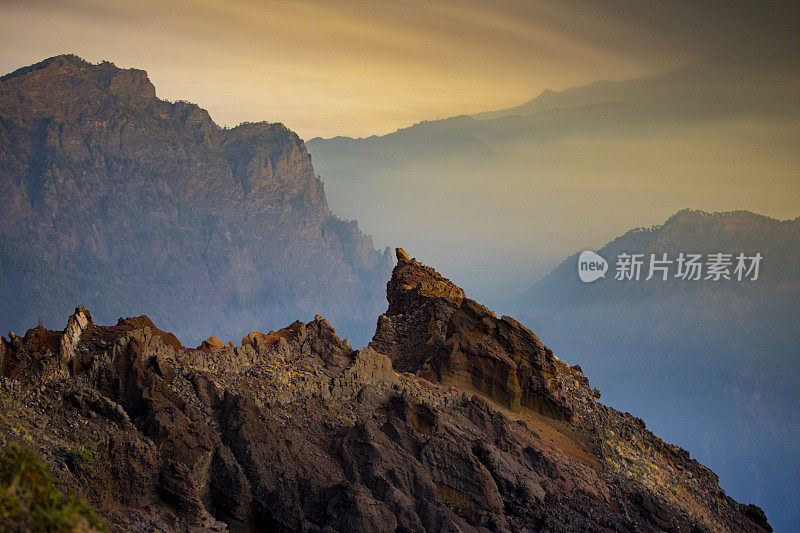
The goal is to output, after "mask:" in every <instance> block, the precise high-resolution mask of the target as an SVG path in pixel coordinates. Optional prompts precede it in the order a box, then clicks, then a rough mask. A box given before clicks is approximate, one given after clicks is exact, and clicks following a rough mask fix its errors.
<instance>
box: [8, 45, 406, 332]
mask: <svg viewBox="0 0 800 533" xmlns="http://www.w3.org/2000/svg"><path fill="white" fill-rule="evenodd" d="M0 190H1V191H2V197H3V200H2V202H3V208H2V210H0V261H2V269H0V272H1V273H2V274H0V291H1V292H0V293H1V294H2V295H3V301H5V302H6V304H4V305H3V306H2V309H1V310H0V322H2V323H3V324H5V325H6V326H11V327H20V326H22V325H23V324H24V323H30V321H31V320H35V318H36V317H39V316H41V315H44V317H45V319H46V320H47V321H49V320H51V319H57V318H56V317H60V316H64V313H65V312H67V310H69V309H71V308H72V307H74V303H73V302H74V299H75V298H78V299H80V300H81V301H84V302H86V303H88V304H89V305H90V306H91V307H92V308H93V309H94V311H95V314H96V315H97V316H98V317H101V318H103V319H105V320H112V319H113V317H116V316H118V315H119V314H121V313H123V312H130V310H131V309H137V310H141V311H146V312H147V313H149V314H151V315H153V316H154V317H155V318H157V319H158V320H159V321H161V322H162V323H165V324H168V325H169V327H170V328H171V329H173V330H175V331H176V333H178V334H179V336H180V337H181V338H183V339H186V340H188V341H191V342H195V341H198V340H199V339H201V338H202V336H203V335H205V334H206V332H209V331H213V332H216V333H217V334H226V335H237V336H241V335H242V334H243V333H245V332H246V331H249V330H252V329H255V328H256V327H262V326H263V325H264V324H267V325H269V324H271V323H281V322H284V321H287V320H289V319H290V317H291V318H294V317H297V316H304V315H305V316H308V317H311V316H313V314H314V313H315V312H325V313H326V314H328V315H329V316H331V317H332V318H335V319H337V321H339V323H340V324H341V326H340V327H342V328H343V329H344V330H345V331H347V332H348V333H349V334H350V335H352V336H355V337H356V339H357V340H359V341H363V342H365V341H366V340H367V339H368V336H369V334H370V330H371V328H372V319H373V317H374V316H375V314H377V312H378V311H379V309H380V306H381V305H382V304H381V300H382V297H381V294H380V293H381V292H382V289H381V286H382V284H383V280H384V279H385V276H386V275H387V274H388V272H389V269H390V268H391V257H390V256H389V253H388V251H386V252H384V253H379V252H376V251H375V250H374V249H373V246H372V241H371V238H369V237H367V236H365V235H363V234H361V232H360V231H359V230H358V227H357V225H356V224H355V223H352V222H345V221H342V220H339V219H337V218H336V217H334V216H333V215H332V214H331V212H330V210H329V209H328V206H327V203H326V201H325V193H324V190H323V186H322V183H321V182H320V180H319V179H318V178H317V177H316V176H315V174H314V169H313V167H312V165H311V158H310V156H309V155H308V153H307V152H306V149H305V146H304V144H303V142H302V141H301V140H300V139H299V138H298V137H297V135H296V134H294V133H292V132H291V131H289V130H288V129H287V128H286V127H284V126H283V125H281V124H267V123H258V124H243V125H240V126H238V127H236V128H232V129H221V128H220V127H218V126H217V125H216V124H214V122H213V121H212V120H211V118H210V117H209V115H208V113H207V112H206V111H205V110H203V109H201V108H199V107H197V106H196V105H193V104H189V103H186V102H176V103H170V102H167V101H164V100H159V99H158V98H156V95H155V88H154V87H153V85H152V83H150V80H149V79H148V78H147V74H146V73H145V72H144V71H141V70H135V69H127V70H123V69H119V68H117V67H116V66H114V65H113V64H111V63H101V64H99V65H92V64H89V63H86V62H85V61H83V60H81V59H79V58H76V57H74V56H58V57H54V58H51V59H48V60H46V61H43V62H42V63H39V64H37V65H33V66H31V67H26V68H24V69H20V70H18V71H16V72H13V73H11V74H8V75H6V76H4V77H3V78H0ZM10 302H15V305H14V306H13V308H12V307H11V304H10ZM23 321H24V322H23Z"/></svg>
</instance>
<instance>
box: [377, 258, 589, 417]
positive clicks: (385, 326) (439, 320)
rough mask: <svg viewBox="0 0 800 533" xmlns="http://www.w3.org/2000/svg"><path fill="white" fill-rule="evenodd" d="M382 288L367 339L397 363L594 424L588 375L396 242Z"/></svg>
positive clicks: (517, 405) (510, 403)
mask: <svg viewBox="0 0 800 533" xmlns="http://www.w3.org/2000/svg"><path fill="white" fill-rule="evenodd" d="M386 292H387V298H388V300H389V309H388V311H387V313H386V314H384V315H381V317H380V318H379V319H378V329H377V332H376V334H375V337H374V338H373V341H372V344H371V346H372V347H373V348H375V349H376V350H378V351H381V352H383V353H386V354H388V355H389V356H390V357H391V358H392V361H393V362H394V364H395V367H396V368H397V369H398V370H401V371H406V372H413V373H416V374H417V375H419V376H421V377H424V378H426V379H428V380H429V381H437V382H443V383H446V384H450V385H454V386H457V387H461V388H465V389H469V390H474V391H476V392H480V393H481V394H484V395H486V396H488V397H489V398H491V399H492V400H494V401H496V402H497V403H499V404H500V405H503V406H504V407H506V408H508V409H510V410H511V411H513V412H519V411H520V410H521V409H523V408H525V409H530V410H532V411H535V412H537V413H539V414H541V415H544V416H547V417H550V418H553V419H557V420H563V421H569V422H571V423H573V424H580V423H581V419H583V423H589V424H592V425H593V424H594V421H593V412H592V410H591V409H590V406H591V405H592V404H593V402H592V401H591V392H590V389H589V381H588V380H587V379H586V376H584V375H583V373H582V372H581V371H580V370H578V369H573V368H570V367H569V366H568V365H567V364H565V363H563V362H561V361H560V360H559V359H558V358H557V357H555V356H554V355H553V351H552V350H550V349H549V348H547V347H546V346H545V345H544V344H542V341H540V340H539V338H538V337H537V336H536V335H534V334H533V333H532V332H531V331H530V330H528V329H526V328H525V327H524V326H522V325H521V324H520V323H519V322H517V321H516V320H514V319H513V318H511V317H507V316H504V317H502V318H499V319H498V318H497V316H496V315H495V314H494V313H493V312H492V311H490V310H489V309H487V308H486V307H484V306H482V305H480V304H478V303H477V302H475V301H474V300H470V299H469V298H466V297H465V295H464V291H463V290H462V289H460V288H459V287H457V286H455V285H454V284H453V283H452V282H451V281H450V280H448V279H446V278H444V277H442V276H441V275H440V274H439V273H438V272H436V271H435V270H434V269H432V268H430V267H427V266H424V265H422V264H420V263H419V262H417V261H416V260H414V259H410V258H409V257H408V255H407V254H406V253H405V251H403V250H402V249H398V250H397V267H396V268H395V269H394V272H393V274H392V279H391V281H389V283H388V284H387V291H386Z"/></svg>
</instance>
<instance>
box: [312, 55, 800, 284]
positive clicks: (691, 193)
mask: <svg viewBox="0 0 800 533" xmlns="http://www.w3.org/2000/svg"><path fill="white" fill-rule="evenodd" d="M790 69H791V71H792V72H793V71H794V69H796V60H795V59H794V58H792V60H791V61H789V60H787V61H775V62H772V63H759V64H754V63H747V62H742V63H740V64H723V65H710V64H700V65H696V66H693V67H691V68H685V69H682V70H679V71H675V72H670V73H667V74H663V75H660V76H655V77H652V78H644V79H637V80H628V81H621V82H601V83H596V84H593V85H589V86H586V87H580V88H575V89H570V90H566V91H562V92H557V93H556V92H547V93H545V94H543V95H541V96H539V97H538V98H536V99H534V100H533V101H531V102H529V103H527V104H524V105H523V106H520V107H519V108H514V109H511V110H506V111H501V112H494V113H490V114H484V115H477V116H474V117H468V116H462V117H454V118H450V119H447V120H439V121H430V122H422V123H420V124H416V125H414V126H412V127H410V128H405V129H401V130H398V131H397V132H395V133H392V134H390V135H384V136H381V137H368V138H360V139H350V138H344V137H337V138H333V139H312V140H310V141H309V142H308V146H309V151H310V152H311V153H312V155H313V157H314V163H315V167H316V169H317V172H318V173H319V174H320V175H321V176H322V178H323V180H324V181H325V183H326V187H327V193H328V198H329V201H330V202H331V205H332V206H334V208H335V210H336V211H337V212H338V213H342V214H344V215H346V216H348V217H352V218H357V219H358V220H359V221H360V222H361V224H362V225H365V226H367V227H369V228H370V232H372V233H373V235H375V237H376V239H377V242H387V243H389V242H400V241H402V242H405V243H408V244H409V246H412V245H413V247H414V248H415V249H416V250H419V251H420V253H424V254H425V256H426V257H432V258H434V259H435V260H436V261H437V263H438V264H440V265H442V266H443V267H446V268H447V270H448V271H449V272H451V273H452V275H453V276H454V277H455V278H456V279H458V280H459V281H460V282H461V283H462V284H464V285H466V286H468V287H470V288H471V289H472V290H474V291H477V293H478V294H482V295H485V298H488V299H495V298H497V297H498V293H505V294H507V295H509V296H510V295H512V294H518V293H519V292H521V291H523V290H525V289H527V288H528V287H529V286H530V285H531V284H532V283H533V282H534V281H536V280H537V279H540V278H541V277H542V276H544V275H545V274H547V272H549V271H550V270H551V269H552V268H553V267H555V266H556V265H557V264H558V263H559V262H560V261H561V259H562V258H564V257H566V256H567V255H569V254H571V253H573V252H574V251H575V250H580V249H584V248H590V247H596V246H598V245H599V243H602V242H605V240H606V239H607V238H608V236H609V235H619V234H621V233H623V232H624V231H627V230H628V229H630V228H632V227H635V226H638V225H641V224H648V225H649V224H657V223H660V222H661V221H663V220H665V219H666V218H667V217H668V216H669V215H671V214H672V213H675V212H676V211H678V210H679V209H683V208H685V207H687V206H690V207H695V208H700V209H705V210H708V211H727V210H730V209H735V208H746V209H752V210H756V211H759V212H764V213H768V214H770V215H773V216H779V217H784V218H785V217H793V216H795V215H796V213H797V212H800V186H798V185H799V184H800V182H798V175H797V168H800V152H798V151H797V150H796V149H795V147H796V146H797V145H800V133H799V131H800V130H798V128H797V126H796V125H797V121H798V119H800V96H798V95H800V87H796V86H793V85H792V84H791V82H790V81H789V80H791V79H794V76H786V75H785V73H786V72H789V71H790ZM476 250H480V253H476Z"/></svg>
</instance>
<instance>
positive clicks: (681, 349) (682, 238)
mask: <svg viewBox="0 0 800 533" xmlns="http://www.w3.org/2000/svg"><path fill="white" fill-rule="evenodd" d="M799 242H800V218H797V219H794V220H786V221H779V220H775V219H772V218H769V217H765V216H761V215H757V214H755V213H751V212H747V211H736V212H731V213H715V214H710V213H705V212H701V211H689V210H685V211H681V212H679V213H677V214H675V215H674V216H672V217H670V218H669V220H667V221H666V223H664V224H663V225H662V226H656V227H652V228H642V229H637V230H632V231H630V232H628V233H626V234H625V235H623V236H621V237H619V238H617V239H615V240H613V241H612V242H610V243H608V244H607V245H606V246H604V247H603V248H601V249H600V250H598V253H599V254H600V255H601V256H602V257H604V258H605V259H606V260H608V262H609V271H608V272H607V273H606V277H605V279H599V280H597V281H595V282H592V283H583V282H581V281H580V280H579V278H578V254H575V255H573V256H571V257H569V258H568V259H566V260H565V261H564V262H563V263H561V264H560V265H559V266H558V267H557V268H556V269H554V270H553V272H551V273H550V274H549V275H548V276H546V277H545V278H544V279H543V280H542V281H540V282H538V283H537V284H536V285H534V286H533V287H532V288H531V289H530V290H529V291H527V292H526V293H524V294H523V295H522V296H521V297H519V298H517V299H515V301H514V302H513V303H512V304H511V305H509V306H507V309H506V311H507V312H513V313H515V314H516V316H517V317H518V318H519V319H520V320H521V321H522V322H523V323H525V324H526V325H528V326H529V327H531V328H532V329H534V330H535V331H537V333H539V335H540V336H541V338H542V339H543V341H544V342H546V343H548V344H549V345H550V346H552V347H553V348H554V349H555V350H556V351H557V352H558V353H559V354H561V356H562V357H563V358H565V359H566V360H567V361H570V362H572V361H577V360H578V359H577V358H578V357H580V363H581V366H582V368H583V369H584V370H585V371H586V372H587V374H588V375H590V376H592V385H593V386H597V387H598V388H599V389H600V390H601V392H602V397H603V400H605V401H608V402H609V403H610V404H611V405H614V406H615V407H617V408H619V409H627V410H630V411H631V412H633V413H635V414H636V415H637V416H641V417H642V418H644V419H645V420H646V421H647V422H648V424H649V425H650V426H652V427H654V428H657V429H658V431H659V433H660V434H662V436H663V437H664V438H665V439H667V440H674V441H676V442H679V443H680V444H681V445H682V446H686V447H688V448H689V449H691V450H693V454H695V455H697V456H698V458H699V459H700V460H701V461H703V462H705V463H707V464H710V465H712V466H713V468H714V470H715V471H716V472H717V473H718V474H719V475H720V478H721V484H722V486H723V487H725V488H726V489H727V490H729V491H730V492H731V493H732V494H734V495H736V496H738V497H746V498H750V499H752V500H753V501H757V502H760V503H762V504H763V505H764V506H765V508H766V509H767V513H768V514H769V516H770V518H771V520H772V521H773V524H777V526H776V529H777V530H778V531H781V530H788V529H787V528H789V526H790V525H791V524H796V523H797V522H798V521H800V514H798V509H797V507H796V505H795V502H796V501H797V499H798V498H800V492H798V490H800V489H799V488H798V484H797V481H796V480H797V477H798V475H800V461H798V459H797V458H798V457H800V445H798V442H800V413H799V412H798V410H797V405H798V403H799V402H800V358H799V357H798V356H800V328H799V327H798V326H799V325H800V305H798V301H800V268H798V267H800V248H799V247H798V243H799ZM680 252H685V253H702V254H709V253H717V252H726V253H738V252H744V253H745V254H747V255H751V254H754V253H756V252H759V253H761V254H762V256H763V260H762V262H761V266H760V272H759V277H758V279H757V280H756V281H747V280H745V281H737V280H735V279H733V280H730V281H717V282H714V281H710V280H709V281H682V280H679V279H675V278H674V276H670V278H669V279H668V280H667V281H663V280H662V279H659V278H658V276H656V277H654V279H652V280H650V281H644V278H645V277H646V276H647V266H645V269H643V272H642V280H640V281H634V280H630V281H617V280H615V279H614V275H615V272H614V270H615V258H616V257H617V256H618V255H619V254H620V253H644V254H650V253H655V254H656V257H658V258H660V257H661V254H662V253H667V254H668V259H669V258H672V259H675V258H676V257H677V255H678V253H680ZM648 257H649V256H648ZM673 268H674V267H673ZM672 272H673V274H674V273H675V272H676V271H675V270H673V271H672Z"/></svg>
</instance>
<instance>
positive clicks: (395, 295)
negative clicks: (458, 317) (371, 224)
mask: <svg viewBox="0 0 800 533" xmlns="http://www.w3.org/2000/svg"><path fill="white" fill-rule="evenodd" d="M395 254H396V255H397V266H396V267H395V268H394V271H393V272H392V279H391V280H389V282H388V283H387V285H386V298H387V299H388V300H389V311H388V313H389V314H402V313H407V312H409V311H411V310H413V309H414V308H416V307H417V306H418V305H419V304H421V303H422V302H424V301H425V300H427V299H429V298H444V299H445V300H448V301H450V302H453V303H454V304H456V305H458V304H461V302H462V301H463V300H464V297H465V293H464V290H463V289H462V288H461V287H458V286H456V284H455V283H453V282H452V281H450V280H449V279H447V278H445V277H444V276H442V275H441V274H439V273H438V272H436V270H434V269H433V268H431V267H428V266H425V265H423V264H422V263H420V262H419V261H417V260H416V259H410V258H409V257H408V254H407V253H406V251H405V250H403V249H402V248H397V250H395Z"/></svg>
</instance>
